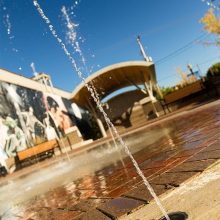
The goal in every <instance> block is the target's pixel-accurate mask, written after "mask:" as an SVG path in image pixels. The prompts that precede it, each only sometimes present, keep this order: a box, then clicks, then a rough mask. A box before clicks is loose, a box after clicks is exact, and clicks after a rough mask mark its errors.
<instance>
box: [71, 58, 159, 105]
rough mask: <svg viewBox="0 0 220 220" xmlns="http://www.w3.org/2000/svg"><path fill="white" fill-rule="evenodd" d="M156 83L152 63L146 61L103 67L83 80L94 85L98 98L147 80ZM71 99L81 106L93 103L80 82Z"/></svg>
mask: <svg viewBox="0 0 220 220" xmlns="http://www.w3.org/2000/svg"><path fill="white" fill-rule="evenodd" d="M149 80H151V83H152V84H153V85H154V84H156V74H155V68H154V64H153V63H152V62H146V61H128V62H122V63H117V64H113V65H110V66H108V67H105V68H103V69H101V70H99V71H97V72H95V73H94V74H92V75H91V76H89V77H88V78H87V79H86V80H85V82H86V83H87V84H88V85H90V86H91V85H92V86H93V87H95V89H96V91H97V93H98V94H99V98H100V100H102V99H103V98H105V97H106V96H108V95H109V94H111V93H113V92H115V91H117V90H119V89H121V88H124V87H127V86H132V85H140V84H144V82H149ZM71 100H72V101H73V102H75V103H76V104H78V105H79V106H81V107H86V106H88V102H90V104H91V103H93V105H94V104H95V102H94V101H93V98H92V97H91V94H90V92H89V91H88V89H87V88H86V86H85V84H84V82H82V83H81V84H80V85H79V86H78V87H76V89H75V90H74V91H73V92H72V95H71Z"/></svg>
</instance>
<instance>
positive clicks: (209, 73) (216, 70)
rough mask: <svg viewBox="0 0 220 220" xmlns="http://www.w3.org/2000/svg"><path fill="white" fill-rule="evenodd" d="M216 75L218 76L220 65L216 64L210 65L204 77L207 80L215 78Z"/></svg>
mask: <svg viewBox="0 0 220 220" xmlns="http://www.w3.org/2000/svg"><path fill="white" fill-rule="evenodd" d="M217 75H219V76H220V63H216V64H214V65H212V66H211V67H210V68H209V69H208V71H207V74H206V76H207V78H208V79H209V78H212V77H215V76H217Z"/></svg>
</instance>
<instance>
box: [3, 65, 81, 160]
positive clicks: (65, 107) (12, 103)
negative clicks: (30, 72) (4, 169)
mask: <svg viewBox="0 0 220 220" xmlns="http://www.w3.org/2000/svg"><path fill="white" fill-rule="evenodd" d="M70 97H71V94H70V93H69V92H66V91H64V90H60V89H57V88H55V87H53V85H52V82H51V79H50V77H49V76H48V75H46V74H44V73H42V74H38V75H36V76H35V77H33V78H32V79H29V78H26V77H23V76H20V75H17V74H15V73H12V72H9V71H7V70H4V69H0V159H1V158H9V157H14V156H15V155H16V153H17V152H19V151H22V150H25V149H27V148H30V147H32V146H35V145H37V144H40V143H42V142H45V141H49V140H52V139H60V138H62V137H64V136H65V135H67V134H68V133H70V132H72V131H73V130H77V132H78V134H79V135H81V134H80V131H79V130H78V128H77V126H76V122H75V119H76V118H77V117H79V114H80V113H79V112H80V110H78V112H77V115H75V113H74V111H76V110H77V106H76V104H74V108H73V107H72V104H73V103H72V102H71V101H70ZM2 160H4V159H2ZM0 163H1V161H0Z"/></svg>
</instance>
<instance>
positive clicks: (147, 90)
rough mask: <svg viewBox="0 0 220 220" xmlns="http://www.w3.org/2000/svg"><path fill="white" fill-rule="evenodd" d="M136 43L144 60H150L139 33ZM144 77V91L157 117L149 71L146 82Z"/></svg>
mask: <svg viewBox="0 0 220 220" xmlns="http://www.w3.org/2000/svg"><path fill="white" fill-rule="evenodd" d="M137 43H138V45H139V47H140V50H141V54H142V55H143V57H144V60H145V61H146V62H152V58H151V57H149V56H147V54H146V53H145V50H144V47H143V45H142V43H141V36H140V35H138V36H137ZM144 78H145V82H144V87H145V90H146V92H147V93H148V95H149V98H150V100H151V104H152V107H153V111H154V113H155V114H156V116H157V117H159V114H158V112H157V109H156V107H155V105H154V102H155V101H156V99H155V97H154V95H153V86H152V82H151V79H152V76H151V71H150V77H149V78H148V82H147V80H146V77H144ZM158 88H159V87H158Z"/></svg>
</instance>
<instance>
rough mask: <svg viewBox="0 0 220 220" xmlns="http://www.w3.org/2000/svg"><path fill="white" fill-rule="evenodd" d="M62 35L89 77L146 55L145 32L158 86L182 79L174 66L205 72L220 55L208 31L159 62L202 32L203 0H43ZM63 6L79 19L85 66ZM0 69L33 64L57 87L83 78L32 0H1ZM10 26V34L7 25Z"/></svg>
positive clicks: (20, 69)
mask: <svg viewBox="0 0 220 220" xmlns="http://www.w3.org/2000/svg"><path fill="white" fill-rule="evenodd" d="M38 2H39V4H40V5H41V7H42V9H43V10H44V12H45V14H46V15H47V16H48V17H49V19H50V20H51V22H52V24H53V25H54V27H55V29H56V30H57V33H58V35H59V36H60V37H61V38H62V39H63V40H64V42H65V43H66V45H67V48H68V50H69V51H70V52H71V53H72V56H73V57H74V58H76V61H77V64H78V66H79V67H82V71H83V73H84V75H85V77H86V76H88V75H89V74H91V73H92V72H94V71H96V70H98V69H100V68H103V67H105V66H108V65H111V64H113V63H118V62H122V61H129V60H142V56H141V55H140V51H139V48H138V45H137V43H136V37H137V35H138V34H141V36H142V43H143V45H144V47H145V49H146V52H147V53H148V54H149V55H150V56H152V58H153V61H154V62H155V63H156V71H157V79H158V82H159V85H161V86H169V85H174V84H175V83H177V82H178V81H180V78H178V76H177V74H176V68H177V67H180V68H181V69H182V70H183V71H187V70H186V65H187V64H188V63H191V64H192V65H193V67H194V69H195V70H196V69H197V65H199V67H200V69H201V71H202V73H203V74H204V73H205V72H206V70H207V68H208V67H209V66H210V65H211V64H213V63H215V62H217V61H219V60H220V53H219V52H220V51H219V48H217V47H215V46H209V47H207V46H204V44H203V42H205V41H210V40H213V36H210V35H208V36H204V37H203V38H201V39H200V41H198V42H194V43H192V44H190V46H189V47H186V50H184V51H183V52H182V51H180V52H182V53H180V54H177V55H175V56H172V57H169V58H167V59H166V60H164V62H161V63H160V62H158V61H159V60H161V59H162V58H164V57H166V56H167V55H169V54H171V53H172V52H173V51H176V50H178V49H179V48H182V47H184V46H185V45H187V44H188V43H189V42H192V41H193V40H194V39H197V38H198V37H200V36H201V35H202V34H203V33H204V32H203V31H202V26H203V25H202V24H201V23H200V22H199V20H200V19H201V18H202V16H203V15H204V14H205V12H206V11H207V9H208V7H207V5H206V4H205V3H203V2H202V1H201V0H184V1H181V0H166V1H165V0H80V1H77V3H78V4H76V1H72V0H39V1H38ZM62 6H65V7H66V9H67V11H68V14H69V16H70V18H71V20H72V21H73V22H74V23H76V24H79V26H78V27H77V28H76V31H77V39H79V38H81V39H82V40H79V43H80V47H81V51H82V53H83V56H84V57H85V59H86V66H87V67H86V68H85V67H84V66H83V63H82V62H81V61H80V59H79V56H77V54H76V53H74V49H73V48H72V47H71V45H70V44H68V42H67V41H66V40H65V34H66V30H67V27H66V24H65V21H64V18H63V16H62V13H61V8H62ZM0 16H1V20H0V30H1V31H0V51H1V52H0V68H4V69H7V70H10V71H12V72H16V73H18V74H22V75H24V76H27V77H31V76H32V75H33V73H32V69H31V67H30V64H31V63H32V62H34V64H35V67H36V70H37V71H38V72H45V73H48V74H50V75H51V76H52V80H53V83H54V85H55V86H56V87H58V88H62V89H64V90H67V91H72V90H73V89H74V88H75V87H76V85H78V84H79V83H80V82H81V80H80V79H79V78H78V76H77V74H76V72H75V70H73V68H72V65H71V63H70V62H69V60H68V59H67V57H66V55H65V54H64V52H63V51H62V49H61V47H60V45H59V44H58V43H57V41H56V39H54V37H53V36H52V34H51V33H50V31H49V29H48V26H47V25H46V24H45V22H44V21H43V19H42V18H41V17H40V16H39V14H38V12H37V10H36V8H35V7H34V6H33V2H32V1H31V0H23V1H18V0H0ZM8 28H9V29H10V31H9V32H10V33H8V30H7V29H8Z"/></svg>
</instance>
